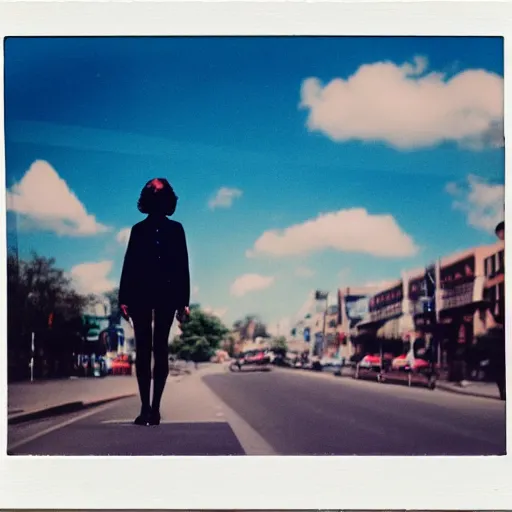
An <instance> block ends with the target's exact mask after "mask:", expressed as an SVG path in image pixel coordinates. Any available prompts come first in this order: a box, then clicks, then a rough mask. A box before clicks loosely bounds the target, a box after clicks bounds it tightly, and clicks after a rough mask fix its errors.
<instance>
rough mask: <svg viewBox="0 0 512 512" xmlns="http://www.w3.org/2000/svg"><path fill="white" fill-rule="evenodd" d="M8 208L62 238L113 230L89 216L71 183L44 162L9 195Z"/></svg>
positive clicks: (37, 162) (28, 172) (26, 175)
mask: <svg viewBox="0 0 512 512" xmlns="http://www.w3.org/2000/svg"><path fill="white" fill-rule="evenodd" d="M7 208H8V209H9V210H11V211H15V212H18V213H19V214H22V215H24V216H25V217H26V221H28V224H29V225H33V226H35V227H37V228H40V229H45V230H50V231H54V232H55V233H57V234H58V235H71V236H89V235H95V234H97V233H102V232H105V231H108V229H109V228H107V226H104V225H103V224H100V223H98V222H97V221H96V218H95V217H94V215H91V214H89V213H87V211H86V209H85V206H84V205H83V204H82V203H81V202H80V200H79V199H78V198H77V196H76V195H75V193H74V192H73V191H71V190H70V189H69V187H68V185H67V183H66V182H65V181H64V180H63V179H62V178H61V177H60V176H59V175H58V174H57V171H55V169H54V168H53V167H52V166H51V165H50V164H49V163H48V162H45V161H44V160H37V161H35V162H34V163H33V164H32V165H31V166H30V169H29V170H28V171H27V172H26V173H25V175H24V176H23V178H22V179H21V181H20V182H19V183H16V184H15V185H13V186H12V187H11V189H10V191H8V192H7Z"/></svg>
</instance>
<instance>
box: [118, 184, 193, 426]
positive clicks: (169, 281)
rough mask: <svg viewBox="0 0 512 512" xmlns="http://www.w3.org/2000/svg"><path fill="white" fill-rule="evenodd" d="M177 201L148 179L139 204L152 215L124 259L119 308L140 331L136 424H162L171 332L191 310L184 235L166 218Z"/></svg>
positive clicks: (132, 236)
mask: <svg viewBox="0 0 512 512" xmlns="http://www.w3.org/2000/svg"><path fill="white" fill-rule="evenodd" d="M177 202H178V197H177V196H176V195H175V193H174V190H173V189H172V187H171V186H170V185H169V182H168V181H167V180H166V179H163V178H155V179H154V180H151V181H148V183H147V184H146V185H145V186H144V188H143V189H142V192H141V194H140V198H139V201H138V205H137V206H138V209H139V211H140V212H141V213H145V214H148V217H147V218H146V219H145V220H143V221H142V222H139V223H138V224H135V226H133V228H132V230H131V234H130V240H129V242H128V248H127V249H126V255H125V257H124V264H123V271H122V274H121V284H120V287H119V304H120V308H121V311H122V314H123V316H124V318H125V319H127V320H128V319H129V318H131V319H132V320H133V326H134V330H135V341H136V354H137V360H136V369H137V382H138V385H139V392H140V399H141V402H142V406H141V411H140V415H139V416H137V418H136V419H135V424H136V425H158V424H159V423H160V401H161V398H162V393H163V391H164V387H165V381H166V380H167V375H168V373H169V359H168V338H169V332H170V329H171V325H172V322H173V319H174V316H175V313H176V311H177V312H178V319H179V320H180V321H184V320H185V318H186V316H187V315H188V312H189V310H188V306H189V300H190V276H189V267H188V252H187V242H186V238H185V231H184V230H183V226H182V225H181V224H180V223H179V222H175V221H173V220H170V219H168V218H167V217H168V216H171V215H172V214H173V213H174V211H175V210H176V204H177ZM152 324H153V325H152ZM153 329H154V332H152V330H153ZM152 349H153V354H154V368H153V400H152V402H150V387H151V350H152Z"/></svg>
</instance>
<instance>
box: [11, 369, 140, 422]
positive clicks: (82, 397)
mask: <svg viewBox="0 0 512 512" xmlns="http://www.w3.org/2000/svg"><path fill="white" fill-rule="evenodd" d="M136 393H137V381H136V379H135V377H134V376H115V377H104V378H70V379H56V380H40V381H34V382H16V383H12V384H9V385H8V388H7V416H8V420H9V422H15V421H22V420H24V419H28V417H37V416H41V415H45V414H44V412H45V411H49V410H52V409H56V411H55V412H57V410H58V409H63V408H66V407H67V408H77V409H78V408H81V407H86V406H88V405H93V404H95V403H98V402H106V401H110V400H114V399H118V398H122V397H125V396H131V395H134V394H136Z"/></svg>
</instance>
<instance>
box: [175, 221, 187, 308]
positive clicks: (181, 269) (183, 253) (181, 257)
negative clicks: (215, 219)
mask: <svg viewBox="0 0 512 512" xmlns="http://www.w3.org/2000/svg"><path fill="white" fill-rule="evenodd" d="M178 231H179V238H180V240H179V244H178V247H179V249H178V251H179V253H178V262H177V263H178V269H177V270H178V275H179V276H180V287H179V291H178V294H179V296H178V308H180V309H182V308H185V307H188V305H189V303H190V270H189V263H188V249H187V238H186V236H185V230H184V229H183V226H182V225H181V224H179V226H178Z"/></svg>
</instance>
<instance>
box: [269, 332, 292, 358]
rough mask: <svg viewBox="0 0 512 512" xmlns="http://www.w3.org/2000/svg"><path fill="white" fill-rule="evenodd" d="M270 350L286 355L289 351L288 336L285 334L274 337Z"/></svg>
mask: <svg viewBox="0 0 512 512" xmlns="http://www.w3.org/2000/svg"><path fill="white" fill-rule="evenodd" d="M270 350H272V352H274V353H275V354H277V355H281V356H283V357H284V356H286V352H288V344H287V343H286V338H285V337H284V336H280V337H279V338H274V339H273V340H272V343H271V344H270Z"/></svg>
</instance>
